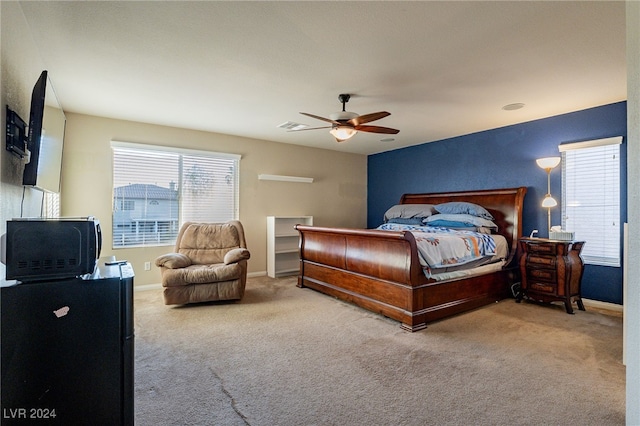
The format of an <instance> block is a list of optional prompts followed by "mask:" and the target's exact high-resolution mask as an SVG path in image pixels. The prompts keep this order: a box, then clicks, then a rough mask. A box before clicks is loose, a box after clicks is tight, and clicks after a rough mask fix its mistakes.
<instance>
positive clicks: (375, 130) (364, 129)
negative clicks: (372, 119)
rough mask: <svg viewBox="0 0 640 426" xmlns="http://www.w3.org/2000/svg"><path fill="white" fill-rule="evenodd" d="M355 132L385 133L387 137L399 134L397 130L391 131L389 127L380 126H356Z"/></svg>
mask: <svg viewBox="0 0 640 426" xmlns="http://www.w3.org/2000/svg"><path fill="white" fill-rule="evenodd" d="M355 129H356V130H358V131H360V132H369V133H386V134H389V135H395V134H396V133H398V132H400V130H398V129H392V128H390V127H380V126H356V127H355Z"/></svg>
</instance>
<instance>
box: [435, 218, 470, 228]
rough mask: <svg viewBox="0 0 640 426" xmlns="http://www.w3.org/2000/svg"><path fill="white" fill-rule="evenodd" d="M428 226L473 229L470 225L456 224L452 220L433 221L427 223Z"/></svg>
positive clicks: (464, 223) (465, 223)
mask: <svg viewBox="0 0 640 426" xmlns="http://www.w3.org/2000/svg"><path fill="white" fill-rule="evenodd" d="M429 226H439V227H441V228H475V227H476V226H475V225H474V224H472V223H467V222H456V221H453V220H434V221H431V222H429Z"/></svg>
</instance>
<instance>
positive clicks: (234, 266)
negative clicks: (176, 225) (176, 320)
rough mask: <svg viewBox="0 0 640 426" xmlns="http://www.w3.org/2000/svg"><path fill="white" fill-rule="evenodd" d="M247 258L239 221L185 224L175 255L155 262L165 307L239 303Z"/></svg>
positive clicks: (181, 230) (242, 290) (245, 280)
mask: <svg viewBox="0 0 640 426" xmlns="http://www.w3.org/2000/svg"><path fill="white" fill-rule="evenodd" d="M249 257H250V253H249V250H247V243H246V241H245V238H244V229H243V228H242V224H241V223H240V222H239V221H237V220H234V221H230V222H226V223H194V222H186V223H185V224H184V225H182V228H180V232H179V233H178V238H177V239H176V247H175V253H168V254H165V255H162V256H160V257H158V258H157V259H156V262H155V263H156V266H158V267H160V272H161V274H162V286H163V287H164V303H165V305H181V304H186V303H197V302H209V301H214V300H240V299H242V296H244V288H245V285H246V282H247V259H249Z"/></svg>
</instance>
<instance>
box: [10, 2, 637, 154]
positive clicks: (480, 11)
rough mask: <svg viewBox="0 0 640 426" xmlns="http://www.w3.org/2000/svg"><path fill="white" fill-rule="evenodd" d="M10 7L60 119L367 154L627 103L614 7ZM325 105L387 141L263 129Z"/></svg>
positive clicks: (618, 10) (619, 5) (621, 13)
mask: <svg viewBox="0 0 640 426" xmlns="http://www.w3.org/2000/svg"><path fill="white" fill-rule="evenodd" d="M21 6H22V9H23V11H24V14H25V17H26V19H27V22H28V24H29V26H30V27H31V30H32V32H33V34H34V38H35V41H36V44H37V45H38V48H39V49H40V53H41V56H42V60H43V63H44V64H45V66H46V68H47V69H48V70H49V75H50V78H51V80H52V82H53V86H54V87H55V89H56V92H57V95H58V98H59V100H60V102H61V104H62V107H63V108H64V109H65V110H66V111H70V112H78V113H84V114H91V115H97V116H103V117H112V118H119V119H126V120H133V121H139V122H146V123H155V124H161V125H168V126H176V127H182V128H189V129H198V130H204V131H210V132H218V133H225V134H231V135H239V136H245V137H249V138H257V139H263V140H269V141H277V142H285V143H291V144H301V145H308V146H314V147H319V148H327V149H335V150H340V151H347V152H354V153H361V154H371V153H377V152H382V151H388V150H392V149H396V148H399V147H405V146H410V145H415V144H420V143H424V142H430V141H434V140H440V139H444V138H448V137H453V136H458V135H464V134H469V133H473V132H477V131H482V130H487V129H493V128H497V127H501V126H505V125H510V124H515V123H521V122H525V121H530V120H534V119H538V118H543V117H548V116H553V115H557V114H562V113H566V112H571V111H577V110H581V109H585V108H590V107H593V106H599V105H605V104H609V103H613V102H618V101H621V100H625V99H626V97H627V95H626V60H625V4H624V2H621V1H616V2H611V1H605V2H592V1H584V2H565V1H562V2H550V1H539V2H527V1H512V2H506V1H488V2H485V1H471V2H461V1H445V2H436V1H428V2H391V1H377V2H364V1H354V2H342V1H339V2H307V1H293V2H246V1H240V2H213V1H200V2H124V1H123V2H117V1H108V2H93V1H90V2H56V1H49V2H36V1H34V2H21ZM35 77H37V76H34V83H35ZM340 93H350V94H352V98H351V101H350V102H349V103H348V104H347V110H349V111H354V112H357V113H359V114H366V113H371V112H376V111H383V110H384V111H389V112H390V113H391V116H389V117H386V118H384V119H381V120H379V121H376V122H373V123H370V124H373V125H380V126H385V127H393V128H397V129H400V133H399V134H397V135H395V136H394V137H395V141H393V142H381V141H380V139H383V138H385V137H388V136H389V135H376V134H370V133H362V132H361V133H359V134H358V135H356V136H355V137H354V138H353V139H351V140H349V141H347V142H343V143H341V144H338V143H337V142H336V141H335V139H333V138H332V137H331V135H329V133H328V131H327V130H310V131H303V132H297V133H291V132H286V131H285V130H283V129H281V128H278V127H277V126H278V125H280V124H282V123H284V122H286V121H292V122H297V123H302V124H307V125H309V126H312V127H316V126H322V125H324V124H325V123H323V122H321V121H317V120H314V119H312V118H309V117H306V116H303V115H301V114H299V112H301V111H304V112H308V113H312V114H315V115H319V116H324V117H328V116H329V114H331V113H332V112H336V111H340V109H341V105H340V103H339V102H338V94H340ZM512 103H524V104H525V107H524V108H522V109H519V110H515V111H505V110H503V109H502V107H503V106H504V105H507V104H512Z"/></svg>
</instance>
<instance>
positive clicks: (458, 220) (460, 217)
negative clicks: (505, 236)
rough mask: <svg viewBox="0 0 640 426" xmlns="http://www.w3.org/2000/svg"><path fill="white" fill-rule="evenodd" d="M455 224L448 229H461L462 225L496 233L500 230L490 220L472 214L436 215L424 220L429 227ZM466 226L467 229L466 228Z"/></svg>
mask: <svg viewBox="0 0 640 426" xmlns="http://www.w3.org/2000/svg"><path fill="white" fill-rule="evenodd" d="M445 222H449V223H455V226H452V225H450V226H447V228H461V227H463V225H462V224H466V226H469V227H472V226H475V227H479V228H488V229H493V230H495V231H497V230H498V225H496V224H495V223H493V222H492V221H490V220H489V219H485V218H483V217H478V216H473V215H470V214H442V213H440V214H434V215H433V216H429V217H428V218H426V219H425V220H424V223H425V224H426V225H427V226H445V225H443V223H445ZM434 223H440V225H434ZM466 226H465V227H466Z"/></svg>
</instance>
